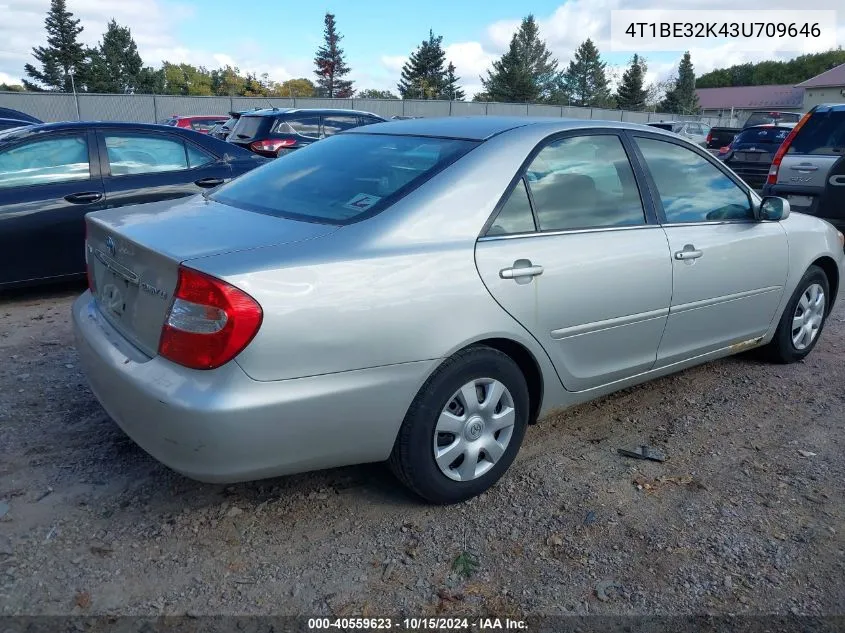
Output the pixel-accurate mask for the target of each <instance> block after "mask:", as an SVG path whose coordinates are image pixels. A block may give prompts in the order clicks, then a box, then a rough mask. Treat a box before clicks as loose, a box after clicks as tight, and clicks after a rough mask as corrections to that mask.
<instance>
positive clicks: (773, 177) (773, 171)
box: [766, 110, 813, 185]
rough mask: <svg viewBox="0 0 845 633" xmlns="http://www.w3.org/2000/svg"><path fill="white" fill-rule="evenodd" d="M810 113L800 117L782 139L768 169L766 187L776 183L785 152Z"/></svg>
mask: <svg viewBox="0 0 845 633" xmlns="http://www.w3.org/2000/svg"><path fill="white" fill-rule="evenodd" d="M812 113H813V111H812V110H810V111H809V112H808V113H807V114H805V115H804V116H802V117H801V120H800V121H798V124H797V125H796V126H795V127H794V128H792V131H791V132H790V133H789V134H787V135H786V138H785V139H783V143H781V144H780V147H778V151H777V152H775V157H774V158H773V159H772V165H771V167H769V175H768V176H766V184H767V185H773V184H775V183H776V182H777V181H778V171H779V170H780V164H781V162H782V161H783V157H784V156H786V152H788V151H789V146H790V145H791V144H792V141H793V139H794V138H795V135H796V134H798V130H800V129H801V126H802V125H804V124H805V123H806V122H807V120H808V119H809V118H810V115H811V114H812Z"/></svg>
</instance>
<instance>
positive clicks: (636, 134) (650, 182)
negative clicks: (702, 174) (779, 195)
mask: <svg viewBox="0 0 845 633" xmlns="http://www.w3.org/2000/svg"><path fill="white" fill-rule="evenodd" d="M625 133H626V135H627V136H628V137H629V139H630V144H631V148H632V150H633V152H634V154H635V155H636V160H637V161H638V162H639V163H640V169H642V171H643V177H644V178H645V181H646V186H647V187H648V189H649V195H650V197H651V199H652V204H653V205H654V209H655V211H656V212H657V219H658V222H659V223H660V225H661V226H663V227H669V226H705V225H713V224H757V223H759V222H760V220H757V219H756V218H752V219H744V220H700V221H698V222H669V221H668V220H667V219H666V211H665V209H664V208H663V201H662V200H661V199H660V192H659V191H658V190H657V183H655V182H654V178H652V175H651V171H650V170H649V169H648V164H647V163H646V161H645V157H644V156H643V154H642V152H641V151H640V147H639V145H637V142H636V139H637V138H647V139H651V140H655V141H663V142H664V143H670V144H672V145H678V146H679V147H682V148H685V149H687V150H690V151H692V152H694V153H696V154H698V155H699V156H701V157H702V158H703V159H704V160H706V161H707V162H708V163H710V164H711V165H713V166H714V167H715V168H716V169H718V170H719V171H720V172H722V174H724V175H725V176H727V177H728V178H729V179H730V180H731V181H732V182H733V183H734V184H735V185H736V186H737V187H739V189H740V191H743V192H745V196H746V198H748V205H749V207H750V208H751V210H752V213H754V208H755V202H757V201H756V200H755V197H756V194H755V193H754V191H753V190H752V189H751V188H750V187H749V186H748V185H746V184H745V183H744V182H743V181H742V180H741V179H740V178H739V176H737V175H735V174H733V173H732V172H730V171H729V170H728V168H727V167H726V166H725V165H723V164H722V163H721V162H720V161H718V160H717V159H716V158H714V157H713V155H712V154H710V152H707V151H705V150H703V149H702V148H700V147H699V146H697V145H695V144H694V143H690V142H689V141H683V140H681V139H677V138H670V137H667V136H664V135H663V134H653V133H651V132H647V131H641V130H626V131H625Z"/></svg>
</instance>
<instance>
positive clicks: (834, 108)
mask: <svg viewBox="0 0 845 633" xmlns="http://www.w3.org/2000/svg"><path fill="white" fill-rule="evenodd" d="M843 111H845V103H822V104H821V105H817V106H816V108H815V110H814V111H813V112H814V113H816V112H843Z"/></svg>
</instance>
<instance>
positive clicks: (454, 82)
mask: <svg viewBox="0 0 845 633" xmlns="http://www.w3.org/2000/svg"><path fill="white" fill-rule="evenodd" d="M460 80H461V78H460V77H458V76H457V75H455V64H453V63H452V62H449V65H448V66H447V67H446V89H445V97H446V98H447V99H449V100H451V101H463V100H464V98H465V97H466V93H464V91H463V90H462V89H461V86H460V85H459V84H458V82H459V81H460Z"/></svg>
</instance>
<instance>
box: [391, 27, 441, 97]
mask: <svg viewBox="0 0 845 633" xmlns="http://www.w3.org/2000/svg"><path fill="white" fill-rule="evenodd" d="M445 63H446V53H445V52H444V51H443V36H442V35H438V36H436V37H435V35H434V31H432V30H430V29H429V31H428V39H427V40H423V42H422V43H421V44H420V45H419V46H418V47H417V50H415V51H414V52H413V53H411V56H410V57H409V58H408V61H407V62H405V64H404V65H403V66H402V78H401V79H400V81H399V84H398V85H397V88H398V89H399V94H400V95H402V98H403V99H448V96H445V92H446V68H445Z"/></svg>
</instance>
